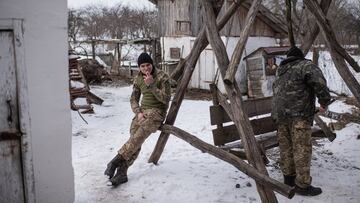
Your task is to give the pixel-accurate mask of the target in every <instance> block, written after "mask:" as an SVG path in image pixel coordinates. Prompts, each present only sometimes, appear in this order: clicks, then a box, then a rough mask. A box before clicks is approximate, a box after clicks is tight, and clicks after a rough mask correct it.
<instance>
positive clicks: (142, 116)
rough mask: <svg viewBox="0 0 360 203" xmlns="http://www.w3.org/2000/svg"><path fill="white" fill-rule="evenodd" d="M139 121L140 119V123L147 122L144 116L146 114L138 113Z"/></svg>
mask: <svg viewBox="0 0 360 203" xmlns="http://www.w3.org/2000/svg"><path fill="white" fill-rule="evenodd" d="M137 119H138V121H139V122H141V121H143V120H145V115H144V113H142V112H141V113H138V115H137Z"/></svg>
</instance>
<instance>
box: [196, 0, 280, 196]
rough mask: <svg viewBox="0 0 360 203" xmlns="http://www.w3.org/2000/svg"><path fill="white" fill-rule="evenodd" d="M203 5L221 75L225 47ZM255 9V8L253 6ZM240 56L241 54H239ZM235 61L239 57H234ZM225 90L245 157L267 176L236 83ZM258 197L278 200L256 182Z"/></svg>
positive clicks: (210, 11)
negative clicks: (243, 147) (242, 143)
mask: <svg viewBox="0 0 360 203" xmlns="http://www.w3.org/2000/svg"><path fill="white" fill-rule="evenodd" d="M254 2H256V4H255V5H254V7H258V6H257V5H258V4H257V3H258V0H255V1H254ZM260 2H261V1H260ZM201 3H202V5H203V9H202V13H203V19H204V22H205V24H206V35H207V38H208V40H209V42H210V44H211V47H212V49H213V50H214V52H215V56H216V59H217V63H218V65H219V69H220V73H221V75H222V76H223V77H225V75H226V70H227V68H228V67H229V64H230V62H229V58H228V56H227V53H226V48H225V45H224V43H223V42H222V40H221V38H220V35H219V32H218V31H217V27H216V19H215V15H214V11H213V9H212V6H211V4H210V2H208V1H207V0H202V1H201ZM254 10H256V8H254ZM239 57H241V55H240V56H239ZM234 60H235V61H237V60H239V59H236V58H235V59H234ZM225 90H226V92H227V95H228V97H229V100H230V106H231V112H232V115H233V116H231V115H229V116H230V117H233V121H234V124H235V125H236V127H237V129H238V131H239V134H240V135H241V139H242V140H243V141H244V143H245V145H244V146H245V152H246V157H247V159H248V161H249V163H250V164H252V165H253V166H254V167H255V168H256V169H257V170H259V172H260V173H262V174H263V175H265V176H268V173H267V170H266V168H265V164H264V162H263V158H262V156H261V152H260V149H259V146H258V143H257V142H256V140H255V137H254V132H253V129H252V127H251V124H250V121H249V118H248V117H247V115H246V114H245V113H244V111H243V108H242V100H241V93H240V90H239V88H238V87H237V84H236V83H230V84H227V83H226V84H225ZM256 186H257V189H258V192H259V195H260V198H261V200H262V202H272V203H276V202H278V201H277V199H276V196H275V194H274V192H273V191H272V190H271V189H269V188H266V187H264V186H263V185H261V184H260V183H258V182H257V184H256Z"/></svg>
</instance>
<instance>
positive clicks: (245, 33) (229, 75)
mask: <svg viewBox="0 0 360 203" xmlns="http://www.w3.org/2000/svg"><path fill="white" fill-rule="evenodd" d="M261 1H262V0H254V1H253V2H252V4H251V7H250V10H249V12H248V13H247V15H246V19H245V27H244V28H243V30H242V31H241V34H240V39H239V41H238V43H237V44H236V47H235V50H234V53H233V55H232V57H231V61H230V65H229V68H228V70H227V71H226V75H225V77H224V83H226V84H232V83H234V78H235V74H236V71H237V69H238V67H239V63H240V60H241V57H242V55H243V52H244V49H245V46H246V42H247V40H248V38H249V34H250V30H251V28H252V26H253V24H254V22H255V18H256V14H257V12H258V11H259V8H260V6H261Z"/></svg>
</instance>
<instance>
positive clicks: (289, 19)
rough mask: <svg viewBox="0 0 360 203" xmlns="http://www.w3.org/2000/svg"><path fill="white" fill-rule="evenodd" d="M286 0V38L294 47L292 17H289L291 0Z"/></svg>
mask: <svg viewBox="0 0 360 203" xmlns="http://www.w3.org/2000/svg"><path fill="white" fill-rule="evenodd" d="M285 2H286V21H287V27H288V38H289V41H290V46H291V47H294V46H295V45H296V43H295V38H294V32H293V28H292V19H291V0H285Z"/></svg>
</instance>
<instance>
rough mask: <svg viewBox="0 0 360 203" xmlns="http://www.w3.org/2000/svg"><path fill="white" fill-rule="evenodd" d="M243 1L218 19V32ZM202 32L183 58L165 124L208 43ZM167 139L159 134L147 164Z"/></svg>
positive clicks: (172, 117)
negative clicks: (182, 65)
mask: <svg viewBox="0 0 360 203" xmlns="http://www.w3.org/2000/svg"><path fill="white" fill-rule="evenodd" d="M244 1H245V0H236V1H234V2H233V3H232V4H231V6H230V7H229V10H227V11H226V13H225V14H224V15H223V16H222V17H221V18H220V20H219V21H218V30H221V29H222V28H223V27H224V26H225V24H226V22H227V21H228V20H229V19H230V18H231V16H232V15H233V14H234V13H235V12H236V10H237V8H238V7H239V6H240V4H241V3H242V2H244ZM203 30H204V31H201V32H200V33H199V35H198V38H197V39H196V40H195V43H194V46H193V48H192V50H191V52H190V54H189V55H188V56H187V57H186V58H185V63H184V64H185V66H184V70H185V71H184V74H183V76H182V78H181V81H180V84H179V85H178V86H177V89H176V93H175V96H174V98H173V100H172V102H171V105H170V109H169V111H168V115H167V117H166V120H165V123H166V124H170V125H172V124H174V122H175V119H176V116H177V114H178V111H179V109H180V105H181V103H182V100H183V98H184V95H185V92H186V89H187V87H188V84H189V81H190V79H191V76H192V73H193V72H194V69H195V66H196V62H197V60H198V59H199V57H200V54H201V52H202V51H203V50H204V49H205V47H206V46H207V45H208V43H209V42H208V41H207V39H206V35H205V27H203ZM168 138H169V134H166V133H161V134H160V136H159V139H158V141H157V143H156V146H155V149H154V151H153V152H152V154H151V156H150V158H149V160H148V162H149V163H150V162H152V163H154V164H157V162H158V161H159V159H160V156H161V154H162V152H163V151H164V148H165V145H166V142H167V140H168Z"/></svg>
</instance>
